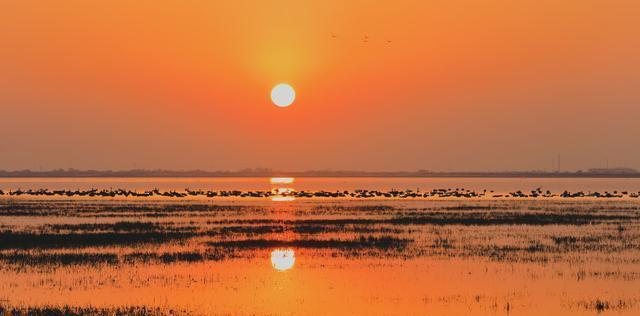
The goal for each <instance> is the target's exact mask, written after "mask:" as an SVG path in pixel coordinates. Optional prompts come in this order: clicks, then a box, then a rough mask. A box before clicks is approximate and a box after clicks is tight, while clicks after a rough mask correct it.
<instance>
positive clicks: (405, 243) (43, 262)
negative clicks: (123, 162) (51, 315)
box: [0, 179, 640, 315]
mask: <svg viewBox="0 0 640 316" xmlns="http://www.w3.org/2000/svg"><path fill="white" fill-rule="evenodd" d="M325 180H326V179H325ZM145 181H147V180H145ZM216 181H217V180H216ZM256 181H257V180H256ZM346 181H347V182H348V181H351V180H346ZM385 181H386V180H385ZM390 181H391V180H390ZM407 181H409V180H407ZM412 181H413V180H412ZM528 181H529V180H528ZM531 181H532V180H531ZM214 182H215V181H214ZM7 183H9V182H4V183H3V186H6V185H7ZM29 183H36V184H37V185H34V187H39V185H45V184H43V183H40V182H29ZM78 183H82V185H85V184H86V185H88V186H89V187H93V186H96V185H100V184H96V183H86V182H83V181H79V182H78ZM122 183H128V184H131V183H134V184H131V185H132V186H135V185H138V184H139V183H138V182H135V181H125V182H115V183H111V182H109V183H107V184H104V185H110V186H111V185H114V186H116V185H120V184H122ZM177 183H178V184H176V182H167V184H166V186H167V188H176V187H179V186H183V184H184V183H183V182H180V181H178V182H177ZM407 183H410V184H411V185H415V184H416V183H413V182H407ZM407 183H401V184H400V183H395V185H394V184H393V183H392V182H389V185H390V186H391V185H394V187H397V188H398V189H404V187H403V186H404V185H405V184H407ZM596 183H598V182H597V181H595V183H588V185H590V186H593V187H594V188H595V189H598V190H605V189H606V190H613V189H614V188H612V184H611V183H610V184H609V185H608V187H607V186H605V187H606V188H604V187H603V188H604V189H602V188H600V187H597V184H596ZM621 183H624V181H622V182H621ZM189 184H190V187H191V188H195V187H194V184H191V183H189ZM431 184H432V183H431ZM431 184H429V185H431ZM450 184H451V185H455V184H454V183H450ZM614 184H618V183H617V182H616V183H614ZM627 184H628V183H627ZM20 185H24V184H23V183H21V184H20ZM46 185H51V184H50V183H49V184H46ZM60 185H61V187H64V188H68V187H69V186H68V185H69V183H68V182H64V183H61V184H60ZM158 185H163V184H162V183H159V184H158ZM210 185H212V184H211V182H207V184H206V186H205V185H203V188H210ZM225 185H227V184H225ZM251 185H255V184H251ZM261 185H262V186H264V187H269V186H273V185H274V184H272V183H264V179H263V181H262V184H261ZM277 185H280V183H277ZM288 185H294V186H296V188H298V185H300V186H303V183H302V182H300V181H298V179H296V182H295V183H294V184H291V183H289V184H288ZM314 185H317V184H314ZM330 185H335V183H334V184H330ZM358 185H362V183H358ZM375 185H376V186H377V187H376V188H378V189H386V187H384V186H386V185H387V184H380V183H377V184H375ZM429 185H427V184H424V189H425V190H426V189H428V188H427V187H428V186H429ZM467 185H470V184H469V183H467ZM484 185H485V186H489V185H490V184H489V183H486V184H484ZM510 185H512V184H510ZM531 185H532V186H540V184H539V183H535V184H534V183H531ZM547 185H550V184H547ZM583 185H587V184H583ZM620 185H621V186H622V184H620ZM628 185H629V186H630V187H631V186H633V185H632V184H628ZM11 186H12V187H13V185H11ZM143 186H144V187H145V188H147V187H149V184H147V183H146V182H145V183H142V184H140V188H142V187H143ZM479 186H480V184H479ZM26 187H27V186H23V188H26ZM151 187H153V185H151ZM639 187H640V186H639ZM314 188H317V189H321V188H319V187H314ZM356 188H358V186H356V185H355V184H354V186H353V187H352V188H351V189H356ZM372 188H373V185H372ZM496 188H497V187H496ZM247 189H248V188H247ZM334 189H335V187H334ZM340 189H342V187H340ZM507 189H508V190H511V189H512V188H507ZM615 189H618V190H622V189H624V188H617V187H616V188H615ZM627 189H629V190H631V188H627ZM581 190H585V189H584V188H581ZM636 190H637V189H636ZM0 280H2V282H0V308H2V309H0V311H2V310H5V311H16V310H17V311H25V310H27V309H29V308H32V309H35V310H44V309H46V308H50V309H51V310H55V311H72V312H73V311H76V312H77V311H85V312H86V311H92V312H96V313H113V312H118V311H120V312H122V311H132V310H135V311H137V312H139V313H141V314H198V315H208V314H251V315H254V314H259V315H264V314H267V315H274V314H275V315H280V314H307V315H326V314H387V315H388V314H397V315H406V314H433V315H470V314H473V315H496V314H501V315H507V314H509V315H540V314H543V313H546V314H548V315H585V314H586V315H589V314H598V313H605V314H612V315H638V314H639V313H640V200H638V199H603V200H597V199H575V200H574V199H565V200H559V199H548V200H545V199H520V200H518V199H488V198H487V199H443V200H424V199H416V200H401V199H388V200H385V199H378V200H358V199H315V198H311V199H297V200H288V201H272V200H270V199H258V198H256V199H220V198H213V199H151V198H144V199H140V198H127V199H111V198H95V199H73V198H69V199H29V198H20V199H14V198H10V197H7V196H4V197H2V198H0ZM65 306H66V307H65ZM140 311H142V312H140Z"/></svg>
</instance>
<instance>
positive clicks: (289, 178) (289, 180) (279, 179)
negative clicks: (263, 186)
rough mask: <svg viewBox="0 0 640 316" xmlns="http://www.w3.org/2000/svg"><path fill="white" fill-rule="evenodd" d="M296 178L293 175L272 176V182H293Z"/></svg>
mask: <svg viewBox="0 0 640 316" xmlns="http://www.w3.org/2000/svg"><path fill="white" fill-rule="evenodd" d="M294 180H295V178H291V177H280V178H271V184H291V183H293V181H294Z"/></svg>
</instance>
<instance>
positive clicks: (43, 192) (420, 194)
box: [0, 188, 640, 199]
mask: <svg viewBox="0 0 640 316" xmlns="http://www.w3.org/2000/svg"><path fill="white" fill-rule="evenodd" d="M5 195H6V196H44V197H46V196H59V197H74V196H79V197H172V198H184V197H198V196H200V197H208V198H215V197H238V198H245V197H250V198H272V197H292V198H314V197H319V198H356V199H364V198H400V199H406V198H430V197H436V198H484V197H489V198H585V197H590V198H624V197H628V198H639V197H640V191H639V192H629V191H620V192H619V191H613V192H609V191H604V192H591V191H589V192H584V191H577V192H569V191H563V192H562V193H552V192H551V191H549V190H546V191H544V192H543V191H542V189H541V188H537V189H535V190H532V191H526V192H523V191H520V190H518V191H515V192H510V193H506V194H499V193H495V192H494V191H493V190H482V191H473V190H467V189H462V188H454V189H452V188H448V189H433V190H430V191H420V190H419V189H418V190H416V191H413V190H404V191H401V190H396V189H392V190H389V191H379V190H354V191H349V190H342V191H324V190H319V191H304V190H301V191H295V190H291V189H287V190H284V191H282V190H278V189H273V190H255V191H239V190H231V191H225V190H222V191H210V190H207V191H205V190H190V189H185V190H184V191H175V190H169V191H161V190H159V189H153V190H150V191H143V192H138V191H136V190H126V189H108V190H106V189H103V190H98V189H90V190H48V189H38V190H33V189H28V190H22V189H18V190H10V191H8V192H4V191H2V190H0V196H5Z"/></svg>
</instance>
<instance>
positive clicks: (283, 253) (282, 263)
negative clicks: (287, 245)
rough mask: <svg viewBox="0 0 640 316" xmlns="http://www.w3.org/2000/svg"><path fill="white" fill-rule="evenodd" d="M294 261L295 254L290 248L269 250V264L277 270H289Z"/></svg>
mask: <svg viewBox="0 0 640 316" xmlns="http://www.w3.org/2000/svg"><path fill="white" fill-rule="evenodd" d="M295 263H296V254H295V252H294V251H293V250H292V249H275V250H273V251H272V252H271V265H272V266H273V268H274V269H276V270H278V271H286V270H289V269H291V268H293V265H294V264H295Z"/></svg>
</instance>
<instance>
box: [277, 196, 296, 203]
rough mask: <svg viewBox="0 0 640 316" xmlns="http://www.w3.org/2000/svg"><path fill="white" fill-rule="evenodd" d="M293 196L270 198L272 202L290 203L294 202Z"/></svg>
mask: <svg viewBox="0 0 640 316" xmlns="http://www.w3.org/2000/svg"><path fill="white" fill-rule="evenodd" d="M295 199H296V198H295V196H272V197H271V201H274V202H290V201H295Z"/></svg>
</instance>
